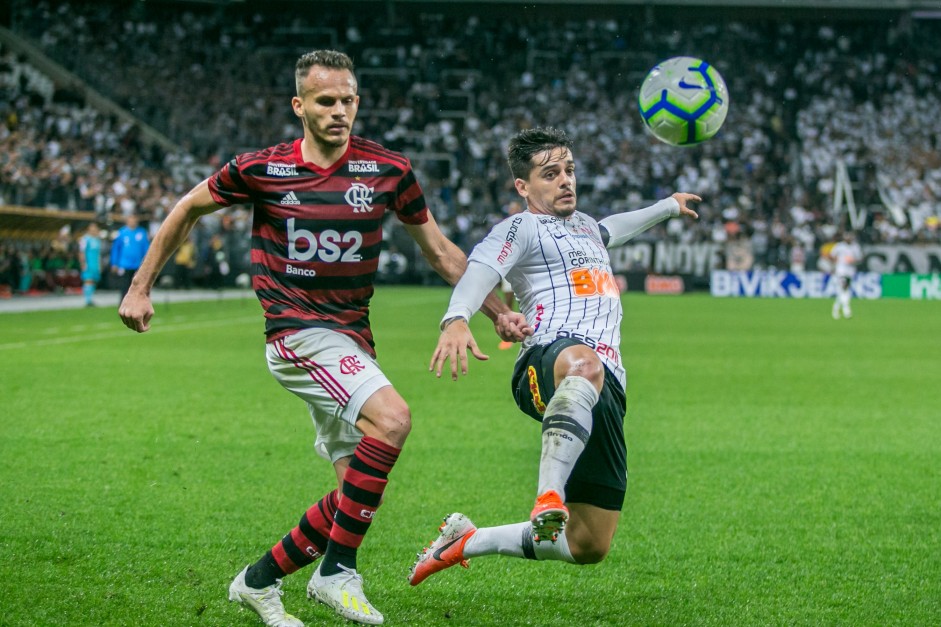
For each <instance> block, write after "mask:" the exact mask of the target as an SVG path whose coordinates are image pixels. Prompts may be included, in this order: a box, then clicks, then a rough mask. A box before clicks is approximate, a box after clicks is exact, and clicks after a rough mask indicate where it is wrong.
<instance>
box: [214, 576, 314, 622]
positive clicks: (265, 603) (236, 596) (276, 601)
mask: <svg viewBox="0 0 941 627" xmlns="http://www.w3.org/2000/svg"><path fill="white" fill-rule="evenodd" d="M247 572H248V566H246V567H245V568H243V569H242V572H240V573H239V574H238V575H236V577H235V579H234V580H233V581H232V583H231V584H230V585H229V600H230V601H238V602H239V603H241V604H242V605H247V606H248V607H250V608H251V609H253V610H255V612H256V613H257V614H258V616H260V617H261V620H262V622H263V623H265V624H266V625H268V627H304V623H302V622H301V621H300V620H299V619H297V618H295V617H294V616H291V615H290V614H288V613H287V612H285V611H284V604H283V603H281V595H282V594H283V592H282V591H281V580H280V579H278V581H277V582H276V583H275V584H274V585H272V586H268V587H267V588H261V589H256V588H249V587H248V584H246V583H245V573H247Z"/></svg>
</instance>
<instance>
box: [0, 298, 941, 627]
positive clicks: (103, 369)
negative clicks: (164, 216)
mask: <svg viewBox="0 0 941 627" xmlns="http://www.w3.org/2000/svg"><path fill="white" fill-rule="evenodd" d="M448 294H449V292H448V290H446V289H444V288H400V287H385V286H382V287H380V288H378V290H377V295H376V297H375V299H374V301H373V308H372V319H373V326H374V330H375V332H376V336H377V338H378V351H379V359H380V363H382V364H383V366H384V368H385V370H386V372H387V374H388V376H389V377H390V379H391V380H392V381H393V383H394V384H395V385H396V387H397V388H398V390H399V391H400V392H401V393H402V395H403V396H404V397H405V399H406V400H407V401H408V402H409V404H410V406H411V408H412V414H413V423H414V426H413V431H412V435H411V437H410V439H409V441H408V443H407V444H406V448H405V451H404V453H403V456H402V458H401V461H400V462H399V464H398V465H397V466H396V467H395V470H394V471H393V474H392V478H391V483H390V487H389V490H388V492H387V494H386V502H385V504H384V505H383V506H382V508H381V509H380V511H379V515H378V516H377V519H376V524H375V525H374V527H373V529H372V530H371V531H370V533H369V536H368V537H367V539H366V542H365V544H364V545H363V547H362V549H361V551H360V567H361V571H362V572H363V573H364V575H365V578H366V591H367V593H368V594H369V596H370V599H371V600H372V601H373V603H374V604H375V605H376V606H377V607H378V608H379V609H380V610H381V611H382V612H383V613H384V614H385V615H386V624H387V625H409V626H411V625H453V626H470V625H475V626H476V625H481V626H484V625H579V626H595V625H599V626H600V625H642V626H647V625H664V626H677V625H730V626H742V625H852V626H858V625H916V626H922V625H925V626H927V625H938V624H941V303H934V302H913V301H870V302H864V301H854V310H855V314H856V317H855V318H854V319H853V320H850V321H839V322H837V321H834V320H832V319H831V318H830V301H821V300H816V301H814V300H804V301H799V300H795V301H788V300H746V299H741V300H738V299H728V300H725V299H713V298H710V297H709V296H706V295H692V296H682V297H645V296H642V295H629V296H626V297H625V320H624V325H623V335H624V342H623V346H622V350H623V355H624V360H625V363H626V365H627V369H628V373H629V386H628V387H629V390H628V417H627V422H626V430H627V436H628V460H629V466H630V480H629V488H628V495H627V502H626V505H625V509H624V512H623V515H622V518H621V524H620V527H619V529H618V533H617V535H616V537H615V542H614V547H613V549H612V552H611V554H610V555H609V557H608V559H607V560H606V561H605V562H603V563H602V564H600V565H597V566H588V567H575V566H571V565H566V564H561V563H541V562H530V561H524V560H514V559H510V558H503V557H488V558H478V559H475V560H473V562H472V563H471V567H470V570H468V571H465V570H463V569H461V568H454V569H451V570H449V571H446V572H444V573H441V574H440V575H436V576H435V577H433V578H432V579H430V580H428V581H427V582H425V583H424V584H422V585H421V586H419V587H418V588H411V587H410V586H409V585H408V584H407V582H406V579H405V576H406V573H407V571H408V568H409V566H410V565H411V562H412V559H413V557H414V555H415V553H416V551H417V550H418V549H419V548H420V547H421V546H422V545H423V544H425V543H426V542H427V541H429V540H431V539H432V538H433V537H434V536H435V534H436V531H435V530H436V527H437V525H438V523H439V522H440V518H441V516H443V515H444V514H446V513H448V512H450V511H455V510H457V511H463V512H464V513H466V514H468V515H469V516H470V517H471V518H472V519H473V520H474V521H475V522H476V523H478V524H479V525H494V524H502V523H507V522H516V521H519V520H522V519H524V518H525V517H526V516H528V513H529V510H530V508H531V505H532V500H533V497H534V491H535V480H536V466H537V460H538V455H539V430H538V426H537V425H536V423H535V422H534V421H532V420H530V419H529V418H527V417H525V416H523V415H522V414H521V413H520V412H519V411H518V410H517V409H516V408H515V406H514V405H513V402H512V398H511V396H510V392H509V375H510V371H511V368H512V363H513V359H514V357H515V351H505V352H501V351H499V350H497V348H496V345H497V339H496V337H495V336H494V335H493V333H492V331H491V330H490V325H489V323H488V322H487V321H486V319H484V318H483V317H482V316H478V317H477V318H475V320H474V325H475V329H476V332H477V337H478V340H479V341H480V343H481V345H482V347H483V348H484V350H485V352H488V353H489V355H490V361H489V362H486V363H480V362H473V363H472V364H471V367H470V368H471V371H470V375H469V376H468V377H466V378H464V379H462V380H461V381H459V382H457V383H454V382H452V381H450V380H449V379H445V378H442V379H441V380H437V379H435V378H434V377H433V376H432V375H431V374H430V373H429V372H428V371H427V368H428V360H429V357H430V354H431V351H432V349H433V347H434V345H435V342H436V339H437V331H436V325H437V321H438V319H439V317H440V315H441V314H442V312H443V311H444V308H445V305H446V302H447V298H448ZM262 329H263V323H262V317H261V311H260V308H259V306H258V304H257V302H256V301H255V300H254V299H253V298H252V297H250V296H249V297H247V298H246V299H244V300H241V301H240V300H234V301H221V300H220V301H212V302H205V303H190V304H166V303H160V302H159V299H158V303H157V317H156V318H155V320H154V328H153V330H152V332H150V333H148V334H145V335H136V334H133V333H131V332H130V331H127V330H126V329H124V328H123V326H121V325H120V322H119V320H118V318H117V315H116V312H115V311H114V310H112V309H108V310H105V309H90V310H73V311H61V312H49V313H30V314H6V315H2V316H0V390H2V401H0V547H2V558H0V581H2V582H3V591H2V593H0V625H2V626H4V627H13V626H16V627H20V626H33V625H40V626H42V625H95V626H98V625H144V626H160V627H163V626H177V625H179V626H189V625H205V626H225V627H239V626H242V625H245V626H252V625H256V624H260V623H259V622H257V618H256V617H255V616H254V614H252V613H250V612H248V611H245V610H240V609H239V608H238V607H237V606H236V605H235V604H232V603H229V602H227V601H226V592H227V587H228V585H229V582H230V580H231V579H232V577H234V575H235V574H236V573H237V572H238V571H239V570H240V569H241V568H242V567H243V566H244V565H245V564H247V563H249V562H250V561H253V560H254V559H255V558H257V557H258V556H259V555H260V554H261V553H263V552H264V551H265V550H267V549H268V548H270V546H271V545H272V544H273V543H274V542H276V541H277V540H278V539H279V538H280V536H281V534H283V533H285V532H286V531H288V530H289V529H290V528H291V527H293V526H294V525H295V524H296V523H297V520H298V519H299V517H300V515H301V514H302V513H303V511H304V510H305V509H306V508H307V507H308V506H309V504H310V503H311V502H312V500H313V499H316V498H318V497H319V496H320V495H321V494H322V493H324V492H325V491H326V490H328V489H330V488H331V486H332V485H333V482H334V479H333V473H332V471H331V470H330V469H329V467H328V465H327V464H326V462H324V461H323V460H321V459H319V458H317V457H316V456H315V454H314V453H313V447H312V441H313V428H312V427H311V425H310V420H309V418H308V416H307V414H306V410H305V407H304V405H303V404H302V403H301V401H299V400H297V399H296V398H294V397H292V396H291V395H290V394H288V393H287V392H284V391H283V390H282V389H281V388H280V387H279V386H278V384H277V383H276V382H275V381H274V379H273V378H272V377H271V376H270V375H269V374H268V372H267V368H266V366H265V362H264V354H263V334H262ZM308 575H309V572H308V571H302V573H299V574H297V575H294V576H292V577H289V578H288V579H287V580H286V582H285V595H284V601H285V604H286V605H287V608H288V610H289V611H291V612H292V613H294V614H296V615H297V616H298V617H299V618H301V619H302V620H304V621H305V622H306V623H307V624H308V625H340V624H343V621H341V620H340V619H339V618H336V617H334V616H333V614H332V613H331V612H330V611H328V610H327V609H326V608H325V607H323V606H317V605H316V604H313V603H311V602H308V601H307V600H306V599H305V595H304V590H305V585H306V582H307V576H308Z"/></svg>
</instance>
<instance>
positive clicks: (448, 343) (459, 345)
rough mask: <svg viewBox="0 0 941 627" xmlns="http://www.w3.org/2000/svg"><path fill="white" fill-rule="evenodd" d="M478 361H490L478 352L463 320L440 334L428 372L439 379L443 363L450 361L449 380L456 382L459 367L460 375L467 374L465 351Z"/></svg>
mask: <svg viewBox="0 0 941 627" xmlns="http://www.w3.org/2000/svg"><path fill="white" fill-rule="evenodd" d="M468 348H469V349H470V351H471V354H472V355H473V356H474V357H476V358H477V359H479V360H480V361H486V360H488V359H490V357H488V356H487V355H484V354H483V353H481V352H480V349H479V348H478V347H477V342H476V341H475V340H474V335H473V334H472V333H471V331H470V327H468V326H467V322H466V321H464V320H463V319H461V320H455V321H454V322H452V323H451V324H449V325H448V326H447V327H445V329H444V331H442V332H441V337H440V338H438V347H437V348H436V349H435V352H434V354H433V355H432V356H431V363H430V364H429V365H428V370H429V371H432V372H434V373H435V376H436V377H438V378H439V379H440V378H441V370H442V368H444V363H445V362H446V361H448V360H451V380H452V381H457V370H458V366H460V369H461V374H463V375H466V374H467V349H468Z"/></svg>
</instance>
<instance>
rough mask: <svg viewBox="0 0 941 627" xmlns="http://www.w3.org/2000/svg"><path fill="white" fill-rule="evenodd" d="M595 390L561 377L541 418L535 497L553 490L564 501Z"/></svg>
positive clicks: (588, 431)
mask: <svg viewBox="0 0 941 627" xmlns="http://www.w3.org/2000/svg"><path fill="white" fill-rule="evenodd" d="M598 396H599V395H598V390H596V389H595V386H594V385H592V384H591V381H589V380H588V379H586V378H584V377H575V376H573V377H565V378H564V379H562V382H561V383H560V384H559V387H557V388H556V390H555V394H553V395H552V400H550V401H549V405H548V406H546V413H545V417H544V418H543V419H542V457H541V458H540V460H539V488H538V490H537V494H544V493H545V492H546V491H547V490H555V491H556V492H558V493H559V496H561V497H562V500H563V501H564V500H565V482H566V481H568V478H569V475H570V474H572V468H573V467H574V466H575V462H577V461H578V456H579V455H581V454H582V451H584V450H585V444H586V443H587V442H588V436H590V435H591V422H592V420H591V410H592V408H594V406H595V403H597V402H598Z"/></svg>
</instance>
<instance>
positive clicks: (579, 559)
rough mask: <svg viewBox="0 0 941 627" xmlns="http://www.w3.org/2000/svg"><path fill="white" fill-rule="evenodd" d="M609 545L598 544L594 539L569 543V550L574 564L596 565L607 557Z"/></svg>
mask: <svg viewBox="0 0 941 627" xmlns="http://www.w3.org/2000/svg"><path fill="white" fill-rule="evenodd" d="M610 549H611V545H610V543H604V542H599V541H597V540H594V539H588V540H583V541H581V542H576V543H572V542H569V550H570V551H571V552H572V558H573V559H574V560H575V563H577V564H582V565H588V564H598V563H599V562H601V561H603V560H604V558H605V557H607V556H608V551H610Z"/></svg>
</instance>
